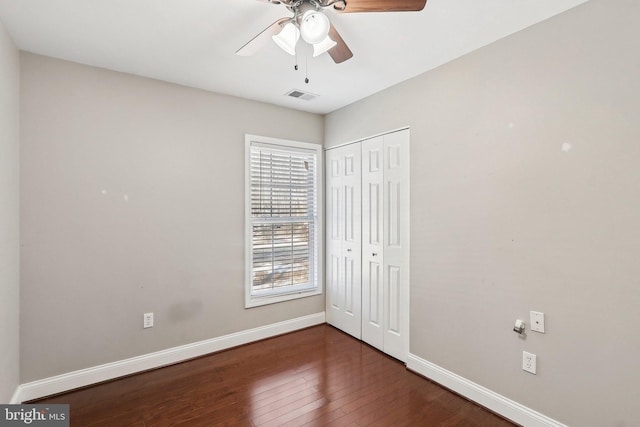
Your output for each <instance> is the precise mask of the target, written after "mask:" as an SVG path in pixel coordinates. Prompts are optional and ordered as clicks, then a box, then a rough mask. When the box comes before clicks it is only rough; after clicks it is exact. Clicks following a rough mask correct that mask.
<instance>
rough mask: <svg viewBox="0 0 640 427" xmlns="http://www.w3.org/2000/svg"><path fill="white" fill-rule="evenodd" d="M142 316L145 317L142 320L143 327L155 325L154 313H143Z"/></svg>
mask: <svg viewBox="0 0 640 427" xmlns="http://www.w3.org/2000/svg"><path fill="white" fill-rule="evenodd" d="M142 317H143V322H142V327H143V328H151V327H153V313H145V314H143V315H142Z"/></svg>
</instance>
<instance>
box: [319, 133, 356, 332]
mask: <svg viewBox="0 0 640 427" xmlns="http://www.w3.org/2000/svg"><path fill="white" fill-rule="evenodd" d="M326 165H327V166H326V168H327V173H326V176H327V183H326V184H327V185H326V187H325V188H326V196H325V197H326V205H327V208H326V209H327V215H328V219H327V239H326V245H327V258H326V263H327V274H326V276H325V277H326V278H327V303H326V306H327V308H326V316H327V322H328V323H330V324H332V325H334V326H335V327H337V328H339V329H342V330H343V331H345V332H347V333H349V334H351V335H353V336H354V337H356V338H358V339H360V337H361V326H360V323H361V321H362V312H361V304H362V288H361V286H362V276H361V275H362V253H361V250H362V247H361V246H362V240H361V236H362V234H361V233H362V226H361V153H360V146H359V144H354V145H347V146H344V147H340V148H336V149H334V150H329V151H327V156H326Z"/></svg>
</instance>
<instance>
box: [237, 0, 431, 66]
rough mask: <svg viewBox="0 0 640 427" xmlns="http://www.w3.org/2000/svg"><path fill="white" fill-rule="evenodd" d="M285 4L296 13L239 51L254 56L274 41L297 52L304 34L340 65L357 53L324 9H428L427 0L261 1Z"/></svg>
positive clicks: (315, 53) (316, 48)
mask: <svg viewBox="0 0 640 427" xmlns="http://www.w3.org/2000/svg"><path fill="white" fill-rule="evenodd" d="M259 1H263V2H267V3H273V4H283V5H284V6H285V7H286V8H287V9H288V10H289V11H290V12H292V13H293V16H292V17H290V18H287V17H285V18H280V19H278V20H277V21H276V22H274V23H273V24H271V25H270V26H269V27H267V28H266V29H265V30H264V31H262V32H261V33H259V34H258V35H257V36H255V37H254V38H253V39H251V40H250V41H249V42H248V43H247V44H245V45H244V46H242V47H241V48H240V49H238V51H237V52H236V55H241V56H251V55H253V54H254V53H256V52H257V51H258V50H260V49H261V48H262V47H263V46H264V45H266V44H267V43H268V42H269V40H273V41H274V42H275V43H276V44H277V45H278V46H280V47H281V48H282V49H283V50H284V51H285V52H287V53H289V54H290V55H295V53H296V44H297V43H298V40H299V39H300V37H302V39H303V40H304V41H305V42H307V43H309V44H310V45H313V56H314V57H315V56H318V55H321V54H323V53H325V52H328V53H329V55H330V56H331V58H332V59H333V60H334V62H335V63H336V64H339V63H341V62H344V61H346V60H347V59H349V58H351V57H352V56H353V53H352V52H351V50H350V49H349V47H348V46H347V44H346V43H345V41H344V40H343V39H342V37H341V36H340V34H339V33H338V31H337V30H336V29H335V27H334V26H333V24H331V22H330V21H329V18H328V17H327V15H326V14H325V13H324V11H323V10H324V9H326V8H329V7H332V9H333V10H334V11H336V12H338V13H355V12H410V11H420V10H422V9H424V6H425V4H426V2H427V0H259Z"/></svg>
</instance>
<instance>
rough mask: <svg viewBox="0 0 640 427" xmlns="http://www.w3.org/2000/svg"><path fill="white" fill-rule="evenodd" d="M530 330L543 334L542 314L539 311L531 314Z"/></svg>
mask: <svg viewBox="0 0 640 427" xmlns="http://www.w3.org/2000/svg"><path fill="white" fill-rule="evenodd" d="M531 330H532V331H534V332H540V333H542V334H544V313H540V312H539V311H532V312H531Z"/></svg>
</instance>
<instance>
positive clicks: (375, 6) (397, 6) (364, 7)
mask: <svg viewBox="0 0 640 427" xmlns="http://www.w3.org/2000/svg"><path fill="white" fill-rule="evenodd" d="M426 3H427V0H344V2H340V3H337V4H335V5H334V6H333V7H334V9H336V11H338V12H343V13H354V12H417V11H420V10H422V9H424V6H425V5H426Z"/></svg>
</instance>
